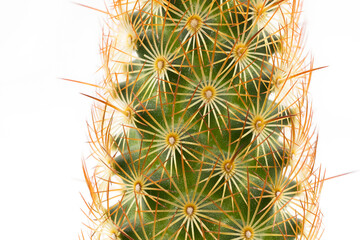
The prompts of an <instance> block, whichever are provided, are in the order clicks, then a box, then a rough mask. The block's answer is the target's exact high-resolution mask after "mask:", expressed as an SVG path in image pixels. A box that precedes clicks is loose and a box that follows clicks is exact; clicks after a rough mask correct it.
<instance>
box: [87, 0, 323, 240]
mask: <svg viewBox="0 0 360 240" xmlns="http://www.w3.org/2000/svg"><path fill="white" fill-rule="evenodd" d="M299 12H300V3H299V2H298V1H296V0H283V1H280V0H248V1H245V0H201V1H200V0H187V1H184V0H169V1H166V0H148V1H146V0H137V1H136V2H127V1H123V2H118V1H115V2H114V4H113V5H112V6H110V7H109V8H108V12H107V13H108V17H109V21H108V25H107V26H108V27H107V30H108V33H105V34H104V36H103V47H102V56H103V63H104V64H103V70H104V73H105V76H104V80H103V81H102V82H101V84H100V85H101V86H99V88H98V91H97V96H94V97H93V98H94V99H95V100H96V103H95V105H94V111H93V119H92V123H91V124H90V125H89V132H90V140H91V141H90V142H91V147H92V150H93V154H92V156H93V157H94V158H95V159H96V160H97V165H96V167H95V170H94V172H93V173H89V172H88V171H87V168H86V166H85V165H84V172H85V177H86V180H87V183H88V186H89V189H90V193H91V197H92V203H89V204H88V207H89V210H90V212H89V219H91V222H92V223H91V224H92V225H91V226H90V228H91V230H92V232H93V234H92V235H91V236H92V238H93V239H114V240H115V239H144V240H145V239H241V240H250V239H251V240H252V239H254V240H260V239H262V240H273V239H317V237H318V235H319V234H318V233H319V229H320V225H321V218H320V212H319V208H318V196H319V192H320V189H321V181H319V179H320V177H319V176H318V175H317V174H316V173H315V172H314V170H313V166H314V159H315V145H314V142H313V141H311V138H312V135H313V130H312V128H311V117H312V113H311V108H310V105H309V104H308V101H307V89H308V86H309V82H310V77H311V71H312V70H313V69H312V66H311V65H310V66H309V65H306V58H305V57H304V56H303V52H302V42H301V35H302V30H301V27H300V26H299V17H300V16H299Z"/></svg>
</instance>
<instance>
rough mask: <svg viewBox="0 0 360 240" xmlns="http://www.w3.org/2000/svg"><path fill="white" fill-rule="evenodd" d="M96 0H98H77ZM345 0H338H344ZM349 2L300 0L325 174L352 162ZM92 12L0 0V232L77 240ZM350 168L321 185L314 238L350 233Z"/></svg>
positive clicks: (94, 33)
mask: <svg viewBox="0 0 360 240" xmlns="http://www.w3.org/2000/svg"><path fill="white" fill-rule="evenodd" d="M79 2H80V3H84V4H87V5H90V6H94V7H99V8H101V7H102V6H103V0H98V1H95V0H83V1H79ZM345 2H346V3H345ZM359 9H360V3H359V1H357V0H347V1H338V0H305V5H304V14H305V19H306V30H307V31H306V32H307V48H308V49H309V51H311V53H312V55H313V56H314V59H315V67H320V66H329V67H328V68H326V69H323V70H320V71H317V72H315V73H314V75H313V81H312V86H311V96H312V99H313V103H314V111H315V117H316V119H315V120H316V125H317V126H318V130H319V145H318V155H317V163H318V164H321V165H322V167H324V168H326V171H327V172H326V173H327V177H331V176H335V175H339V174H342V173H346V172H350V171H354V170H359V169H360V157H359V149H360V140H359V139H360V127H359V125H360V124H359V116H360V114H359V105H360V104H359V103H360V100H359V96H360V77H359V69H360V60H359V56H360V46H359V45H360V41H359V37H360V35H359V32H358V29H359V24H360V21H359V16H360V14H359ZM102 17H103V16H102V14H101V13H98V12H96V11H93V10H90V9H87V8H84V7H80V6H78V5H76V4H74V3H73V2H71V1H69V0H63V1H61V0H32V1H29V0H16V1H1V3H0V239H4V240H8V239H9V240H13V239H36V240H48V239H51V240H57V239H61V240H71V239H77V236H78V234H79V232H80V229H81V228H82V224H81V222H82V221H84V217H83V214H82V213H81V211H80V208H81V207H82V208H84V204H83V201H82V199H81V196H80V192H82V193H85V194H86V186H85V183H84V181H83V178H82V176H83V174H82V170H81V159H82V158H83V156H86V155H87V151H88V146H87V145H86V144H85V142H86V139H87V138H86V135H87V133H86V120H87V119H89V113H90V107H91V103H92V101H91V100H89V99H87V98H86V97H84V96H82V95H80V94H79V93H80V92H83V93H90V94H91V93H92V89H91V87H86V86H84V85H80V84H76V83H70V82H66V81H63V80H60V78H71V79H77V80H79V81H85V82H94V81H95V79H97V78H98V77H99V75H97V74H95V71H96V70H97V68H98V67H99V66H100V55H99V45H100V35H101V26H102V22H103V19H102ZM359 185H360V174H359V172H357V173H353V174H351V175H347V176H342V177H339V178H335V179H332V180H329V181H327V182H326V183H325V186H324V188H323V193H322V197H321V204H322V211H323V213H324V224H325V227H326V229H325V232H324V235H323V238H322V239H324V240H333V239H334V240H335V239H349V240H352V239H354V240H357V239H360V237H359V235H358V229H359V222H360V221H359V217H360V210H359V203H358V201H359V199H360V198H359V197H360V191H359V190H360V187H359Z"/></svg>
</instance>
